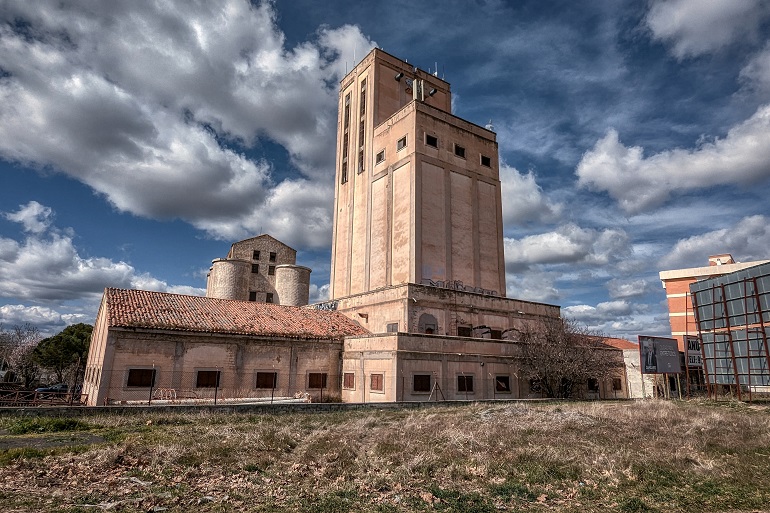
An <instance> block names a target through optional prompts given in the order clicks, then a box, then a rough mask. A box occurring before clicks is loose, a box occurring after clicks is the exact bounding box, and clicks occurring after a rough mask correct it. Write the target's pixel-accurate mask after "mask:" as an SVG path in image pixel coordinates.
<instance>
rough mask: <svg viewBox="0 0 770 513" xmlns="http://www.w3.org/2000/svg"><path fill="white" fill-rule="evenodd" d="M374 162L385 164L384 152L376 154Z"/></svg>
mask: <svg viewBox="0 0 770 513" xmlns="http://www.w3.org/2000/svg"><path fill="white" fill-rule="evenodd" d="M375 162H376V163H377V164H380V163H381V162H385V150H382V151H381V152H379V153H378V154H377V159H376V161H375Z"/></svg>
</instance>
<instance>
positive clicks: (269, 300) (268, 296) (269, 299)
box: [265, 292, 275, 304]
mask: <svg viewBox="0 0 770 513" xmlns="http://www.w3.org/2000/svg"><path fill="white" fill-rule="evenodd" d="M265 303H270V304H275V295H273V293H272V292H266V293H265Z"/></svg>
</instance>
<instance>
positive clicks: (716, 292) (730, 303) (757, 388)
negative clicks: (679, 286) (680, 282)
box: [690, 263, 770, 399]
mask: <svg viewBox="0 0 770 513" xmlns="http://www.w3.org/2000/svg"><path fill="white" fill-rule="evenodd" d="M690 292H691V293H692V296H691V298H692V303H693V309H694V312H695V318H696V323H697V325H698V335H699V337H700V339H701V351H702V357H703V365H704V374H705V377H706V380H707V383H708V385H709V387H710V388H711V387H713V390H710V391H711V392H713V393H715V394H716V393H718V392H719V388H718V387H719V386H722V387H723V388H729V389H730V390H731V391H732V390H735V391H736V392H737V394H738V397H739V399H740V396H741V393H742V392H743V393H746V392H748V393H749V394H752V393H770V348H769V347H768V340H767V339H768V329H770V263H766V264H761V265H757V266H754V267H749V268H747V269H743V270H741V271H736V272H733V273H730V274H725V275H723V276H718V277H715V278H710V279H707V280H703V281H698V282H695V283H693V284H691V285H690Z"/></svg>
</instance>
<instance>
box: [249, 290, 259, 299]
mask: <svg viewBox="0 0 770 513" xmlns="http://www.w3.org/2000/svg"><path fill="white" fill-rule="evenodd" d="M256 300H257V291H256V290H252V291H251V292H249V301H256Z"/></svg>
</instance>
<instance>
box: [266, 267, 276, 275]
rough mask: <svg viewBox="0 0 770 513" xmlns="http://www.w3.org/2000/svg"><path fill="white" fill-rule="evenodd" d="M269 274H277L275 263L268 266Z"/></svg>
mask: <svg viewBox="0 0 770 513" xmlns="http://www.w3.org/2000/svg"><path fill="white" fill-rule="evenodd" d="M267 274H268V275H269V276H275V266H274V265H271V266H270V267H268V268H267Z"/></svg>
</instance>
